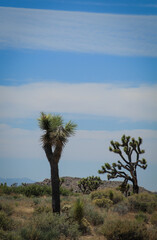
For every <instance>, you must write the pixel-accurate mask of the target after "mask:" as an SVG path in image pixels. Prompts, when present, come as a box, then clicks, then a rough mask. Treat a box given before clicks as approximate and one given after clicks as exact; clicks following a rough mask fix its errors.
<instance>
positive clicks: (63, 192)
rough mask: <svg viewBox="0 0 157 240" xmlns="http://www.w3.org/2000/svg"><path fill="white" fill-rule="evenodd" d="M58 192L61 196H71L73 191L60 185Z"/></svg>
mask: <svg viewBox="0 0 157 240" xmlns="http://www.w3.org/2000/svg"><path fill="white" fill-rule="evenodd" d="M60 194H61V195H62V196H71V195H72V194H73V193H72V191H70V190H69V189H67V188H64V187H60Z"/></svg>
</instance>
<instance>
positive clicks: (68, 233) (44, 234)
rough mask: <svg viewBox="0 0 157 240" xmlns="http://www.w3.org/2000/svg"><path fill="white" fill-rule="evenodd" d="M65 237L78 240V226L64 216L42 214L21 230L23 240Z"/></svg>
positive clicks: (50, 239) (49, 239) (47, 239)
mask: <svg viewBox="0 0 157 240" xmlns="http://www.w3.org/2000/svg"><path fill="white" fill-rule="evenodd" d="M61 236H64V237H65V238H68V239H78V236H79V231H78V224H77V223H74V222H72V221H70V220H69V219H66V218H65V216H63V215H60V216H59V215H53V214H52V213H49V214H45V213H43V214H41V215H40V216H37V217H35V218H34V219H32V222H31V223H30V224H29V225H27V226H26V227H24V228H23V229H22V230H21V237H22V239H23V240H30V239H31V240H52V239H60V237H61Z"/></svg>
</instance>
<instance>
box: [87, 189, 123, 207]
mask: <svg viewBox="0 0 157 240" xmlns="http://www.w3.org/2000/svg"><path fill="white" fill-rule="evenodd" d="M90 196H91V199H92V200H94V199H101V198H108V199H110V200H111V201H113V204H116V203H118V202H120V201H122V200H123V199H124V197H123V194H122V193H121V192H120V191H118V190H115V189H112V188H106V189H104V190H98V191H94V192H92V193H91V194H90Z"/></svg>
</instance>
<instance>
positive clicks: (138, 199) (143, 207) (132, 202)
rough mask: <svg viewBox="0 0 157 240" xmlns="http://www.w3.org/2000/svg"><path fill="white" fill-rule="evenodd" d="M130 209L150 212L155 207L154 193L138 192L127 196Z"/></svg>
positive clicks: (156, 206)
mask: <svg viewBox="0 0 157 240" xmlns="http://www.w3.org/2000/svg"><path fill="white" fill-rule="evenodd" d="M128 204H129V209H130V211H135V212H139V211H142V212H148V213H152V212H153V211H155V210H156V209H157V201H156V197H155V195H154V194H151V193H139V194H134V195H132V196H130V197H128Z"/></svg>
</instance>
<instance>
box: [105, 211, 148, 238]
mask: <svg viewBox="0 0 157 240" xmlns="http://www.w3.org/2000/svg"><path fill="white" fill-rule="evenodd" d="M100 232H101V233H102V234H103V235H104V236H105V237H106V238H107V240H117V239H120V240H126V239H127V240H133V239H134V240H148V233H147V228H146V226H145V225H144V224H139V223H138V222H137V221H136V220H128V219H127V218H125V219H123V218H121V217H120V216H118V215H117V216H116V215H109V216H107V217H106V218H105V220H104V224H103V226H102V227H101V230H100Z"/></svg>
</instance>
